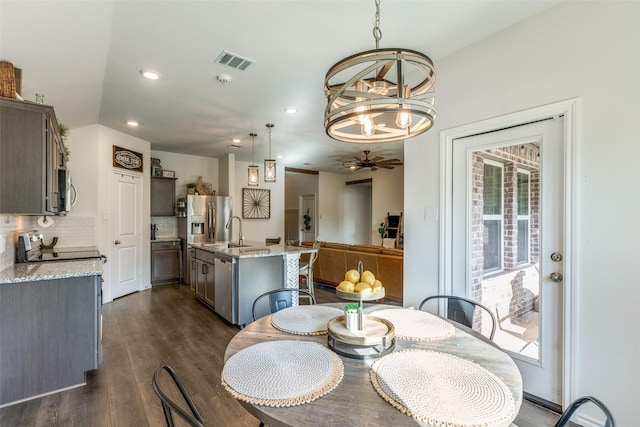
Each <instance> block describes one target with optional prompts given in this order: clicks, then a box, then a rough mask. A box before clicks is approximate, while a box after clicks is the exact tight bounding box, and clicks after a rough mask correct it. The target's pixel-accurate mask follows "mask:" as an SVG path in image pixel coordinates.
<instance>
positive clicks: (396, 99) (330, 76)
mask: <svg viewBox="0 0 640 427" xmlns="http://www.w3.org/2000/svg"><path fill="white" fill-rule="evenodd" d="M375 5H376V14H375V25H374V28H373V37H374V38H375V40H376V48H375V50H369V51H365V52H361V53H358V54H355V55H352V56H349V57H347V58H345V59H343V60H342V61H340V62H338V63H337V64H335V65H334V66H333V67H331V68H330V69H329V71H328V72H327V74H326V77H325V81H324V85H325V95H326V97H327V106H326V108H325V111H324V127H325V131H326V133H327V135H329V136H330V137H331V138H333V139H336V140H338V141H344V142H357V143H377V142H393V141H400V140H403V139H407V138H411V137H414V136H416V135H420V134H421V133H423V132H426V131H427V130H429V129H430V128H431V127H432V126H433V123H434V122H435V119H436V110H435V107H434V103H435V91H434V88H433V84H434V81H435V68H434V66H433V62H432V61H431V59H429V57H428V56H426V55H425V54H423V53H420V52H416V51H414V50H410V49H402V48H387V49H380V47H379V45H380V40H381V39H382V30H381V29H380V0H375Z"/></svg>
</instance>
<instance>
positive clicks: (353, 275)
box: [344, 270, 360, 285]
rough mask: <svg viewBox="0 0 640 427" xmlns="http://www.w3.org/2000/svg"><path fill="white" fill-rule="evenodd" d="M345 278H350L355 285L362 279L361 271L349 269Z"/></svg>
mask: <svg viewBox="0 0 640 427" xmlns="http://www.w3.org/2000/svg"><path fill="white" fill-rule="evenodd" d="M344 280H348V281H350V282H351V283H353V284H354V285H355V284H356V283H358V282H359V281H360V273H358V270H349V271H347V272H346V274H345V275H344Z"/></svg>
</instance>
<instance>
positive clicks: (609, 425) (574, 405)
mask: <svg viewBox="0 0 640 427" xmlns="http://www.w3.org/2000/svg"><path fill="white" fill-rule="evenodd" d="M587 402H591V403H593V404H594V405H596V406H597V407H598V408H600V410H601V411H602V412H603V413H604V415H605V417H606V420H605V423H604V427H614V426H615V424H614V421H613V415H611V412H610V411H609V409H608V408H607V407H606V406H605V404H604V403H602V402H601V401H600V400H598V399H596V398H595V397H593V396H582V397H579V398H577V399H576V400H574V401H573V402H571V404H570V405H569V406H568V407H567V409H565V411H564V412H563V413H562V416H561V417H560V419H559V420H558V422H557V423H556V425H555V427H564V426H566V425H568V424H569V419H570V418H571V416H572V415H573V413H574V412H575V411H576V410H577V409H578V408H579V407H580V406H582V405H583V404H585V403H587Z"/></svg>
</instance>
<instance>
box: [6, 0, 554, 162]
mask: <svg viewBox="0 0 640 427" xmlns="http://www.w3.org/2000/svg"><path fill="white" fill-rule="evenodd" d="M557 3H558V1H520V0H509V1H496V0H489V1H485V0H467V1H431V0H422V1H418V0H414V1H407V0H382V1H381V29H382V41H381V43H380V46H381V47H402V48H408V49H413V50H417V51H420V52H423V53H425V54H426V55H428V56H429V57H430V58H431V59H432V60H433V61H434V63H435V66H436V73H437V71H438V59H440V58H442V57H444V56H446V55H448V54H451V53H452V52H455V51H456V50H459V49H461V48H464V47H465V46H468V45H470V44H472V43H474V42H476V41H478V40H481V39H483V38H485V37H487V36H488V35H490V34H493V33H495V32H498V31H500V30H502V29H504V28H506V27H508V26H511V25H513V24H515V23H517V22H519V21H521V20H523V19H526V18H527V17H529V16H532V15H534V14H537V13H539V12H541V11H543V10H545V9H547V8H549V7H552V6H554V5H556V4H557ZM374 12H375V6H374V1H373V0H351V1H344V0H343V1H330V0H316V1H312V0H308V1H307V0H297V1H293V0H290V1H269V0H262V1H242V0H240V1H239V0H235V1H199V2H195V1H187V0H180V1H178V0H175V1H153V0H147V1H123V0H116V1H96V0H85V1H56V0H47V1H24V0H18V1H13V0H11V1H9V0H0V59H1V60H7V61H10V62H12V63H13V64H14V66H16V67H18V68H21V69H22V70H23V82H22V95H23V97H24V99H26V100H32V101H33V100H35V94H36V93H41V94H44V95H45V103H46V104H51V105H53V106H54V107H55V109H56V115H57V117H58V120H59V121H60V122H62V123H64V124H66V125H67V126H69V127H70V128H71V132H73V128H77V127H81V126H86V125H90V124H95V123H100V124H102V125H104V126H108V127H110V128H113V129H116V130H119V131H121V132H124V133H126V134H130V135H133V136H136V137H139V138H141V139H144V140H147V141H150V142H151V148H152V149H153V150H160V151H170V152H176V153H184V154H195V155H202V156H209V157H216V156H219V155H221V154H224V153H227V152H233V153H235V156H236V159H237V160H242V161H251V138H250V137H249V136H248V134H249V133H250V132H257V133H258V136H257V137H256V148H255V151H256V156H255V160H256V162H261V161H262V159H264V158H265V157H267V142H268V138H267V129H266V127H265V124H266V123H274V124H275V127H274V128H273V131H272V152H273V155H274V156H275V155H282V156H283V158H282V160H279V163H280V164H284V165H285V166H289V167H295V168H304V169H314V170H325V171H331V172H340V173H342V172H344V173H347V172H348V169H345V168H343V167H342V161H341V160H340V159H342V158H348V157H352V156H353V154H360V153H361V152H362V151H363V150H365V149H370V150H371V153H372V156H375V155H382V156H384V157H385V158H391V157H397V158H400V159H402V158H403V155H402V153H403V147H402V143H387V144H375V145H373V146H362V145H359V144H348V143H343V142H338V141H334V140H333V139H331V138H329V137H328V136H326V134H325V132H324V129H323V113H324V107H325V104H326V101H325V98H324V92H323V84H324V76H325V73H326V71H327V70H328V69H329V67H330V66H332V65H333V64H334V63H336V62H337V61H339V60H340V59H342V58H344V57H346V56H349V55H352V54H354V53H357V52H360V51H364V50H370V49H373V48H375V41H374V39H373V36H372V28H373V16H374ZM225 49H226V50H228V51H231V52H234V53H236V54H239V55H242V56H245V57H248V58H250V59H253V60H255V61H256V63H255V64H253V65H252V66H250V67H249V68H248V69H247V70H246V71H244V72H241V71H237V70H235V69H232V68H229V67H227V66H224V65H221V64H217V63H215V59H216V58H217V57H218V55H219V54H220V53H221V52H222V51H223V50H225ZM141 68H152V69H155V70H157V71H159V72H160V73H161V74H162V77H161V78H160V79H159V80H156V81H150V80H146V79H143V78H142V77H141V76H140V74H139V73H138V71H139V70H140V69H141ZM221 73H224V74H229V75H230V76H231V78H232V80H231V82H230V83H229V84H227V85H223V84H221V83H219V82H218V81H217V80H216V76H217V75H219V74H221ZM436 92H437V79H436ZM289 106H293V107H296V108H297V109H298V110H299V112H298V113H297V114H294V115H290V114H287V113H285V112H284V109H285V107H289ZM436 107H437V100H436ZM129 119H134V120H137V121H138V122H139V123H140V126H139V127H137V128H130V127H128V126H127V125H126V121H127V120H129ZM232 138H241V140H242V142H241V143H240V145H241V148H235V149H234V148H230V147H229V145H231V140H232Z"/></svg>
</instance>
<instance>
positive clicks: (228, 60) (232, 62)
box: [216, 50, 256, 71]
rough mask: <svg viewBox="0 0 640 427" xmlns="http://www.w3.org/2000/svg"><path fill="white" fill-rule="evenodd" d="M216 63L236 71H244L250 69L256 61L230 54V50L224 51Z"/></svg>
mask: <svg viewBox="0 0 640 427" xmlns="http://www.w3.org/2000/svg"><path fill="white" fill-rule="evenodd" d="M216 62H217V63H219V64H223V65H228V66H229V67H231V68H235V69H236V70H240V71H244V70H246V69H247V68H248V67H249V65H251V64H253V63H254V62H256V61H254V60H253V59H249V58H245V57H244V56H240V55H237V54H235V53H232V52H229V51H228V50H223V51H222V53H221V54H220V55H218V57H217V58H216Z"/></svg>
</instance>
